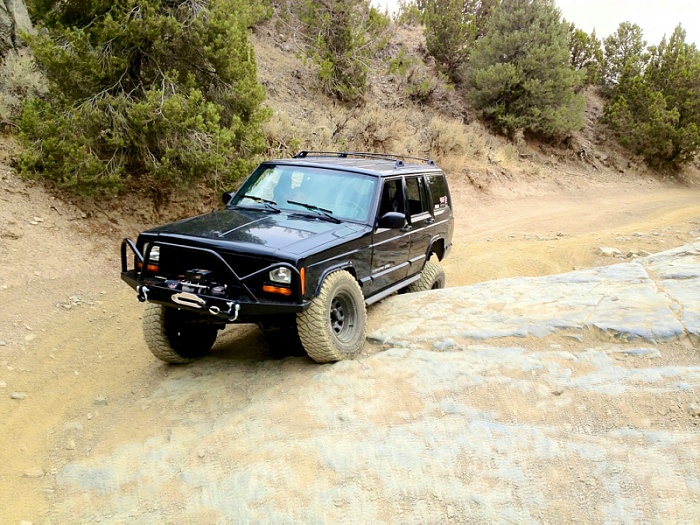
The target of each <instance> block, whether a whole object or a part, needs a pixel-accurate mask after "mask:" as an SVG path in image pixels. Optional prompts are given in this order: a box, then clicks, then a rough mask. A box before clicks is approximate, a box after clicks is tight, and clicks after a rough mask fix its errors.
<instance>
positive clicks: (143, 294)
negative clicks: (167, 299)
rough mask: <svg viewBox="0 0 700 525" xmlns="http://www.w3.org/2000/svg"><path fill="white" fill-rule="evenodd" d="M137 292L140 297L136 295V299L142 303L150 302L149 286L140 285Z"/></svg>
mask: <svg viewBox="0 0 700 525" xmlns="http://www.w3.org/2000/svg"><path fill="white" fill-rule="evenodd" d="M136 291H137V292H138V295H136V298H137V299H138V300H139V301H140V302H142V303H145V302H146V301H147V300H148V292H150V290H149V289H148V286H144V285H142V284H140V285H138V286H137V287H136Z"/></svg>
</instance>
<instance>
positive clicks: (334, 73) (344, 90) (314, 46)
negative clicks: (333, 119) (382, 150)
mask: <svg viewBox="0 0 700 525" xmlns="http://www.w3.org/2000/svg"><path fill="white" fill-rule="evenodd" d="M298 11H299V19H300V20H301V22H302V24H303V26H304V28H305V34H306V39H307V41H308V44H309V47H308V51H307V56H309V57H310V58H312V59H313V60H314V61H315V62H316V63H317V64H318V77H319V80H320V81H321V86H322V88H323V90H324V91H325V92H326V93H327V94H329V95H330V96H332V97H335V98H337V99H339V100H342V101H346V102H356V101H358V100H360V99H361V98H362V97H363V95H364V94H365V91H366V89H367V72H368V69H369V60H370V58H371V57H372V56H373V55H374V54H375V53H376V52H377V51H378V50H379V49H381V48H383V47H384V46H385V45H386V42H387V30H388V27H389V23H390V20H389V18H388V17H387V16H386V15H383V14H382V13H380V12H379V11H378V10H376V9H375V8H373V7H370V6H369V2H368V1H367V0H350V1H345V0H327V1H321V0H306V1H305V2H303V3H302V4H301V5H300V7H299V8H298Z"/></svg>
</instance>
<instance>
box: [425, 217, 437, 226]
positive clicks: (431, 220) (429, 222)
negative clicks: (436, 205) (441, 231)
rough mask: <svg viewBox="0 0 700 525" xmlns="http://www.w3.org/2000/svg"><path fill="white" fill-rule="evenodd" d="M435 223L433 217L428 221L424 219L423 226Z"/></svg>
mask: <svg viewBox="0 0 700 525" xmlns="http://www.w3.org/2000/svg"><path fill="white" fill-rule="evenodd" d="M434 222H435V219H434V218H433V217H430V218H429V219H425V224H432V223H434Z"/></svg>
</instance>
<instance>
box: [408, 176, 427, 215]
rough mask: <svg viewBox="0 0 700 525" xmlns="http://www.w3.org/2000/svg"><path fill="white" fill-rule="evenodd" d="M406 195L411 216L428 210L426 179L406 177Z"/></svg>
mask: <svg viewBox="0 0 700 525" xmlns="http://www.w3.org/2000/svg"><path fill="white" fill-rule="evenodd" d="M406 196H407V197H408V211H409V212H410V214H411V216H413V215H419V214H421V213H424V212H427V211H428V210H429V209H430V208H429V207H428V203H427V200H426V198H425V181H424V180H423V177H407V178H406Z"/></svg>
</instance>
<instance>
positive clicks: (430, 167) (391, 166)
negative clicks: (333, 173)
mask: <svg viewBox="0 0 700 525" xmlns="http://www.w3.org/2000/svg"><path fill="white" fill-rule="evenodd" d="M307 153H312V152H302V154H299V155H297V156H295V157H293V158H290V159H275V160H268V161H265V162H264V163H263V164H268V163H269V164H277V165H279V164H284V165H287V166H312V167H318V168H326V169H341V170H344V171H353V172H357V173H364V174H367V175H375V176H379V177H387V176H390V175H401V174H405V173H416V172H421V173H423V172H427V171H436V172H441V171H442V170H440V168H438V167H437V166H436V165H435V163H433V162H432V161H430V160H428V159H416V158H413V157H402V156H400V155H387V156H386V157H383V156H382V155H381V154H364V153H340V152H339V153H328V154H327V155H324V154H314V155H308V154H307ZM344 155H357V156H355V157H349V156H344ZM403 158H406V159H407V160H408V159H411V160H420V161H423V162H422V163H420V164H419V163H415V162H407V161H404V160H402V159H403Z"/></svg>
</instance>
